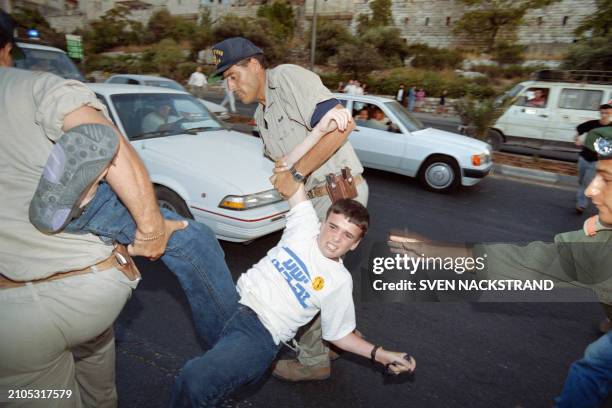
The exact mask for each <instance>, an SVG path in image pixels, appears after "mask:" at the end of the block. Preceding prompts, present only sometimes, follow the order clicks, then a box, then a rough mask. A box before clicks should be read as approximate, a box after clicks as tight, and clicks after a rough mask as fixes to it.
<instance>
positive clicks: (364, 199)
mask: <svg viewBox="0 0 612 408" xmlns="http://www.w3.org/2000/svg"><path fill="white" fill-rule="evenodd" d="M368 195H369V189H368V183H366V181H365V179H364V180H363V181H362V182H361V183H359V184H358V185H357V197H356V198H355V200H356V201H359V202H360V203H361V204H363V205H364V206H366V207H367V205H368ZM312 204H313V206H314V208H315V211H316V212H317V216H318V217H319V220H321V222H323V221H324V220H325V216H326V215H327V209H328V208H329V207H330V206H331V200H330V199H329V196H325V197H317V198H315V199H313V200H312ZM321 335H322V331H321V314H318V315H317V316H316V317H315V318H314V319H313V320H312V321H311V322H310V323H309V324H308V325H306V326H304V328H303V330H302V334H301V335H300V338H299V339H298V344H299V348H300V351H299V353H298V357H297V358H298V361H299V362H300V363H301V364H303V365H308V366H313V365H316V366H329V365H330V363H329V347H328V346H327V345H326V344H325V343H326V342H325V341H323V339H322V338H321Z"/></svg>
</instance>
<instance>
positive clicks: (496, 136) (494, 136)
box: [485, 129, 504, 152]
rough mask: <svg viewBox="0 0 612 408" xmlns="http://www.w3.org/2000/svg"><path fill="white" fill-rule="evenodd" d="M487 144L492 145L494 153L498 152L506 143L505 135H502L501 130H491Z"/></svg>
mask: <svg viewBox="0 0 612 408" xmlns="http://www.w3.org/2000/svg"><path fill="white" fill-rule="evenodd" d="M485 142H487V143H488V144H490V145H491V149H493V151H494V152H498V151H499V149H501V145H502V144H503V143H504V135H502V133H501V132H500V131H499V130H495V129H489V130H488V131H487V138H486V139H485Z"/></svg>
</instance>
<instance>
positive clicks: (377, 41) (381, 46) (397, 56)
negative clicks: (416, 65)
mask: <svg viewBox="0 0 612 408" xmlns="http://www.w3.org/2000/svg"><path fill="white" fill-rule="evenodd" d="M359 42H360V43H361V44H371V45H373V46H374V48H376V50H377V51H378V54H379V55H382V56H384V65H385V66H387V67H397V66H402V65H404V58H406V57H407V56H408V46H407V45H406V42H405V41H404V39H403V38H402V37H401V33H400V30H399V28H395V27H383V26H379V27H373V28H370V29H369V30H367V31H366V32H365V33H363V35H361V37H360V38H359Z"/></svg>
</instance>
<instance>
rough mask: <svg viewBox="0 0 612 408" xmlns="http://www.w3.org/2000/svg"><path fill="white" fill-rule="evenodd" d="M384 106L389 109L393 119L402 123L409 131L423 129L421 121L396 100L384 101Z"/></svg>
mask: <svg viewBox="0 0 612 408" xmlns="http://www.w3.org/2000/svg"><path fill="white" fill-rule="evenodd" d="M385 106H386V107H387V109H389V110H390V111H391V114H392V116H393V119H394V120H396V121H398V122H399V123H401V124H402V125H404V127H405V128H406V129H407V130H408V131H409V132H416V131H417V130H422V129H425V126H424V125H423V123H421V121H420V120H418V119H417V118H416V117H415V116H414V115H413V114H412V113H410V112H408V110H407V109H406V108H405V107H404V106H402V105H400V104H399V103H398V102H397V101H388V102H385Z"/></svg>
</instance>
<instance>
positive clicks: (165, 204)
mask: <svg viewBox="0 0 612 408" xmlns="http://www.w3.org/2000/svg"><path fill="white" fill-rule="evenodd" d="M155 196H156V197H157V204H158V205H159V208H165V209H167V210H170V211H172V212H175V213H177V214H178V215H180V216H182V217H185V218H189V219H192V220H193V215H191V212H190V211H189V207H187V204H186V203H185V201H183V199H182V198H181V197H180V196H179V195H178V194H176V193H175V192H174V191H172V190H170V189H169V188H166V187H163V186H155Z"/></svg>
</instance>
